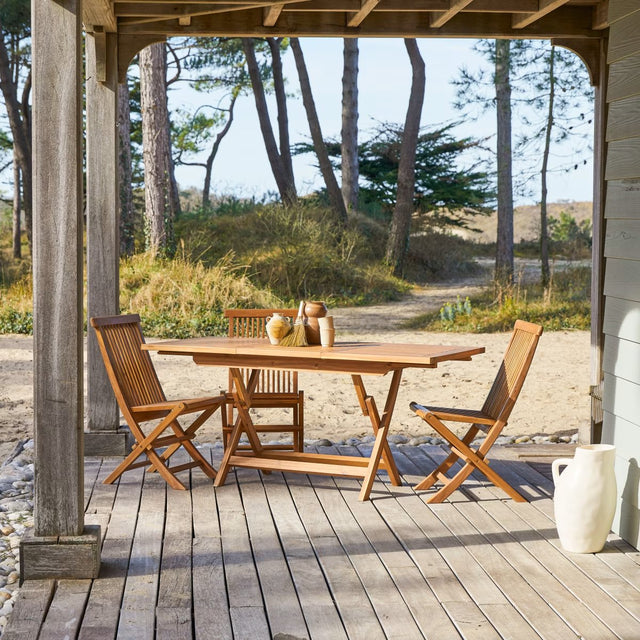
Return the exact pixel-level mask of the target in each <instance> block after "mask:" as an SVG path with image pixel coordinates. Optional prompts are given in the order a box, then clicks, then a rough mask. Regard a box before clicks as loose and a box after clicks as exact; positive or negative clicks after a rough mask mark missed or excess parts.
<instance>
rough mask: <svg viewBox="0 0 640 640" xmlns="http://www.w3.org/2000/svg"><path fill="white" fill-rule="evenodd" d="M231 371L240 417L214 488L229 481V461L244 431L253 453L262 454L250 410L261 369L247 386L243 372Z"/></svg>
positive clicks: (235, 369)
mask: <svg viewBox="0 0 640 640" xmlns="http://www.w3.org/2000/svg"><path fill="white" fill-rule="evenodd" d="M229 371H230V372H231V376H232V378H233V387H234V389H235V392H234V397H235V400H236V408H237V411H238V417H237V418H236V421H235V423H234V425H233V431H232V432H231V437H230V438H229V442H228V444H227V448H226V450H225V452H224V456H223V457H222V462H221V463H220V468H219V469H218V474H217V475H216V479H215V482H214V486H216V487H219V486H221V485H223V484H224V482H225V480H226V479H227V474H228V473H229V468H230V467H229V459H230V458H231V456H232V455H234V454H235V453H236V449H237V447H238V443H239V442H240V436H241V435H242V431H243V430H244V432H245V433H246V434H247V438H249V444H250V445H251V448H252V449H253V452H254V453H255V454H256V455H260V454H261V453H262V445H261V444H260V438H258V434H257V433H256V430H255V428H254V426H253V420H251V415H250V414H249V409H250V408H251V398H252V397H253V392H254V391H255V388H256V385H257V384H258V377H259V375H260V369H253V370H252V371H251V374H250V375H249V381H248V384H247V385H245V383H244V379H243V377H242V371H240V369H238V368H236V367H232V368H230V369H229Z"/></svg>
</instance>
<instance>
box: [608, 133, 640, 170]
mask: <svg viewBox="0 0 640 640" xmlns="http://www.w3.org/2000/svg"><path fill="white" fill-rule="evenodd" d="M608 129H609V127H608V126H607V130H608ZM604 177H605V180H623V179H625V178H638V177H640V138H628V139H626V140H614V141H613V142H610V143H609V146H608V149H607V168H606V171H605V176H604Z"/></svg>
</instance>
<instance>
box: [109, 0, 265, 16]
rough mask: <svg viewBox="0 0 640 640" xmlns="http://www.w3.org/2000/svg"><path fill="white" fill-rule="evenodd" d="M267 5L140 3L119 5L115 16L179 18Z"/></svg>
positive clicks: (262, 3) (245, 3)
mask: <svg viewBox="0 0 640 640" xmlns="http://www.w3.org/2000/svg"><path fill="white" fill-rule="evenodd" d="M266 4H267V0H265V1H263V2H260V0H257V1H255V2H252V0H245V2H244V3H243V4H241V5H235V4H234V5H221V4H212V3H208V4H198V3H191V2H189V3H188V4H187V3H185V4H175V3H174V4H171V5H168V4H161V3H153V4H142V3H140V2H131V3H129V4H126V5H120V6H119V7H117V8H116V16H117V17H118V18H157V17H162V18H167V19H171V18H179V17H181V16H193V15H206V14H207V13H226V12H228V11H242V10H244V9H253V8H254V7H263V6H265V5H266Z"/></svg>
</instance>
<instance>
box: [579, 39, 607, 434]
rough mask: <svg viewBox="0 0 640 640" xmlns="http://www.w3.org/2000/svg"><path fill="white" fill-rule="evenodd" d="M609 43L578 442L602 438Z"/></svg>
mask: <svg viewBox="0 0 640 640" xmlns="http://www.w3.org/2000/svg"><path fill="white" fill-rule="evenodd" d="M606 52H607V41H606V40H605V39H604V38H603V39H602V40H601V42H600V66H599V72H598V75H597V77H596V78H595V79H594V83H595V84H596V87H595V100H594V114H593V119H594V123H595V124H594V135H593V218H592V245H591V252H592V270H591V376H590V387H589V393H590V395H591V426H590V429H589V432H587V431H586V429H585V430H584V431H583V430H581V431H580V433H578V438H579V441H580V442H581V443H583V444H585V443H599V442H600V441H601V437H602V419H603V418H602V351H603V347H604V335H603V332H602V323H603V319H604V238H605V219H604V199H605V191H606V190H605V183H604V169H605V163H606V157H607V145H606V141H605V131H606V121H607V69H608V67H607V56H606Z"/></svg>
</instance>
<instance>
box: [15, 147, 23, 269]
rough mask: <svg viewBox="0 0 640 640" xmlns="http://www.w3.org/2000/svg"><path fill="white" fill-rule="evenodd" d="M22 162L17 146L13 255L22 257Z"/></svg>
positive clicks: (18, 257)
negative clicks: (18, 155)
mask: <svg viewBox="0 0 640 640" xmlns="http://www.w3.org/2000/svg"><path fill="white" fill-rule="evenodd" d="M20 189H21V186H20V164H19V163H18V158H17V157H16V150H15V147H14V149H13V257H14V258H16V259H18V260H19V259H20V258H22V245H21V242H20V241H21V238H20V209H21V208H22V205H21V202H20Z"/></svg>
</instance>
